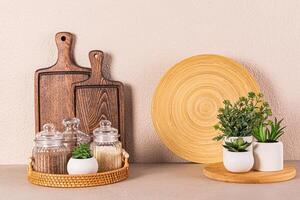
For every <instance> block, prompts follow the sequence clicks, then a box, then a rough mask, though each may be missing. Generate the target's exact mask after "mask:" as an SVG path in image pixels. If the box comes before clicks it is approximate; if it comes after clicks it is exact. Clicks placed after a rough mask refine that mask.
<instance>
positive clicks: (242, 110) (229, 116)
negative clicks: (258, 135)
mask: <svg viewBox="0 0 300 200" xmlns="http://www.w3.org/2000/svg"><path fill="white" fill-rule="evenodd" d="M223 104H224V107H223V108H220V109H219V111H218V112H219V114H218V116H217V118H218V120H219V123H218V124H216V125H215V126H214V128H215V129H216V130H218V131H220V132H221V133H220V134H219V135H218V136H216V137H215V138H214V140H218V141H219V140H223V144H224V142H231V140H235V139H237V138H243V140H244V141H246V142H249V143H251V142H252V141H253V136H252V133H253V129H254V128H255V127H257V126H258V125H259V124H261V123H264V122H265V121H266V119H267V118H268V117H269V116H270V115H271V114H272V112H271V109H270V106H269V104H268V103H267V102H265V101H264V100H263V94H261V93H259V94H255V93H254V92H249V93H248V96H246V97H240V98H239V99H238V100H237V101H236V102H234V103H231V102H230V101H229V100H224V102H223ZM247 150H249V151H252V145H250V146H249V147H248V148H247Z"/></svg>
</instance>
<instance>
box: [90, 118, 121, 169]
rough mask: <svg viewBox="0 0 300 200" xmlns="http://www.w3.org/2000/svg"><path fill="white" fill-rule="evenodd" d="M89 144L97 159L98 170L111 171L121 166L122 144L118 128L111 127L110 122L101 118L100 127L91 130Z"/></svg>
mask: <svg viewBox="0 0 300 200" xmlns="http://www.w3.org/2000/svg"><path fill="white" fill-rule="evenodd" d="M93 135H94V140H93V143H92V145H91V147H92V151H93V156H94V157H95V158H96V159H97V161H98V166H99V170H98V171H99V172H105V171H111V170H115V169H119V168H121V167H122V144H121V142H120V141H119V134H118V130H117V129H115V128H113V127H111V122H110V121H108V120H101V121H100V127H99V128H96V129H95V130H94V131H93Z"/></svg>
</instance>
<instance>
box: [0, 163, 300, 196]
mask: <svg viewBox="0 0 300 200" xmlns="http://www.w3.org/2000/svg"><path fill="white" fill-rule="evenodd" d="M288 163H289V164H292V165H294V166H296V168H297V171H299V170H300V161H290V162H288ZM202 168H203V165H200V164H131V165H130V176H129V178H128V179H127V180H125V181H123V182H119V183H116V184H112V185H106V186H99V187H91V188H75V189H61V188H47V187H41V186H35V185H32V184H30V183H29V182H28V181H27V179H26V175H27V174H26V173H27V171H26V166H25V165H2V166H0V195H1V196H0V199H1V200H2V199H3V200H19V199H20V200H68V199H70V200H94V199H95V200H96V199H97V200H109V199H115V200H122V199H130V200H134V199H142V200H147V199H151V200H156V199H163V200H165V199H189V200H192V199H197V200H199V199H207V200H219V199H220V200H221V199H222V200H224V199H230V200H235V199H238V200H260V199H270V200H277V199H278V200H279V199H280V200H281V199H282V200H289V199H293V200H296V199H300V179H299V176H298V175H297V176H296V177H295V178H294V179H293V180H290V181H287V182H281V183H272V184H234V183H224V182H218V181H214V180H210V179H208V178H206V177H205V176H204V175H203V174H202Z"/></svg>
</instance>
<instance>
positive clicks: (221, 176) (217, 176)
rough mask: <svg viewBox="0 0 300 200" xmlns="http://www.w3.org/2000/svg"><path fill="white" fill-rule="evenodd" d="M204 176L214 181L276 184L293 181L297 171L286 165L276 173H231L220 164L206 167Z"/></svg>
mask: <svg viewBox="0 0 300 200" xmlns="http://www.w3.org/2000/svg"><path fill="white" fill-rule="evenodd" d="M203 174H204V175H205V176H206V177H208V178H210V179H213V180H217V181H224V182H231V183H275V182H282V181H287V180H290V179H293V178H294V177H295V176H296V169H295V167H293V166H290V165H284V169H283V170H281V171H276V172H259V171H250V172H247V173H231V172H229V171H227V170H226V169H225V167H224V165H223V163H221V162H220V163H214V164H208V165H207V166H205V167H204V168H203Z"/></svg>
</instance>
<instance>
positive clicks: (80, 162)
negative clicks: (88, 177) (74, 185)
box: [67, 157, 98, 174]
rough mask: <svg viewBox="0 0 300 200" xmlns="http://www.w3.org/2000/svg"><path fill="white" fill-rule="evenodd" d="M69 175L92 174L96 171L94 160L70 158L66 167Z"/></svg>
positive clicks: (96, 163) (95, 161)
mask: <svg viewBox="0 0 300 200" xmlns="http://www.w3.org/2000/svg"><path fill="white" fill-rule="evenodd" d="M67 171H68V173H69V174H94V173H97V171H98V162H97V160H96V158H94V157H92V158H88V159H75V158H71V159H70V160H69V162H68V165H67Z"/></svg>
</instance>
